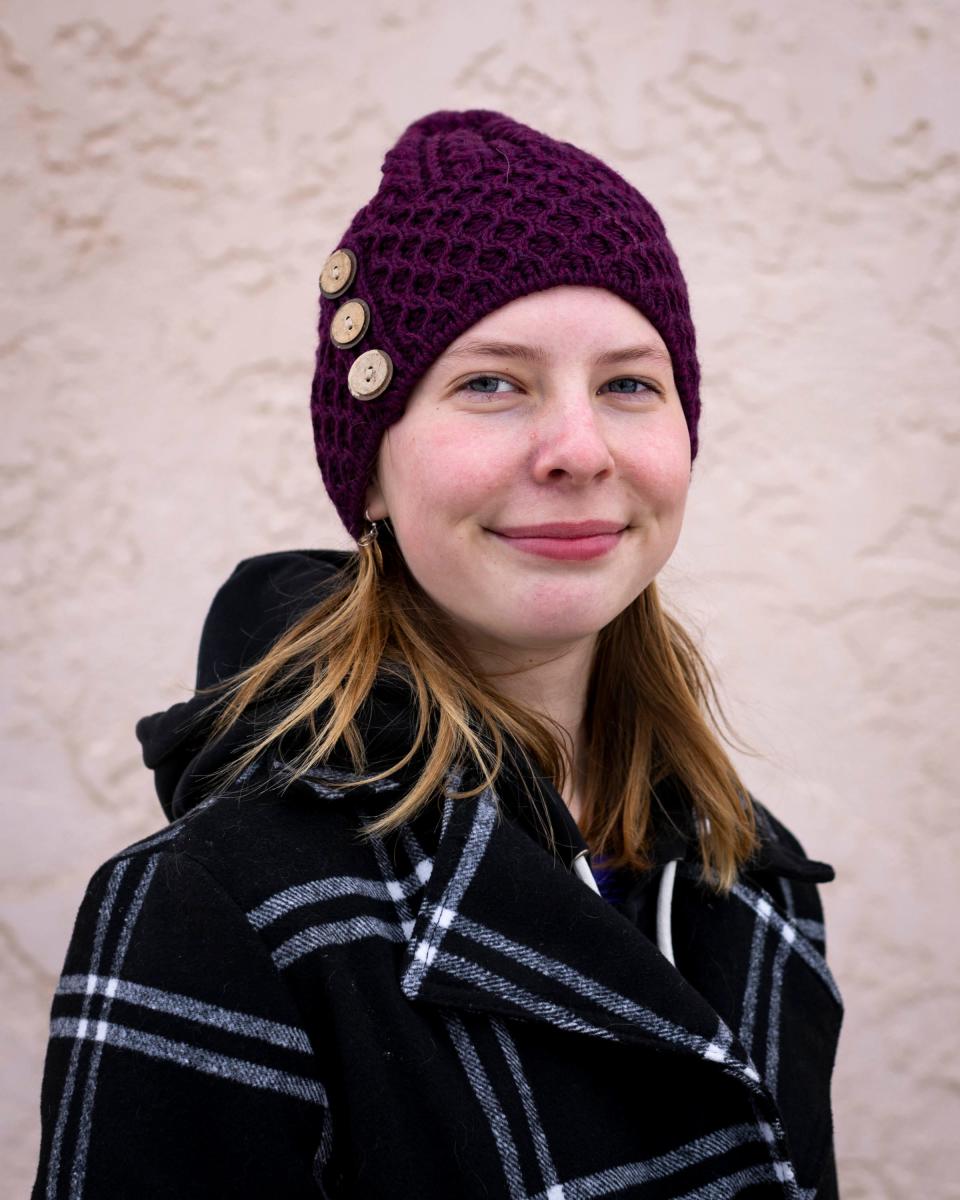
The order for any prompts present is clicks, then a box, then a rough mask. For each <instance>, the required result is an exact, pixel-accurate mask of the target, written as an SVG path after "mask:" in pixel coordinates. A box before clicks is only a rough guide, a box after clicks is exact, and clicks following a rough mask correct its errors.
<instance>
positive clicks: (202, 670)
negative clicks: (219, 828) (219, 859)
mask: <svg viewBox="0 0 960 1200" xmlns="http://www.w3.org/2000/svg"><path fill="white" fill-rule="evenodd" d="M350 557H351V556H350V554H349V553H348V552H346V551H343V550H285V551H279V552H277V553H275V554H263V555H259V556H257V557H256V558H248V559H245V560H244V561H243V562H241V563H240V564H239V565H238V566H237V567H236V568H235V569H234V571H233V573H232V574H231V575H230V577H229V578H228V579H227V581H226V582H225V583H224V584H223V586H222V587H221V588H220V589H219V591H218V592H217V594H216V596H215V597H214V599H213V603H212V604H211V606H210V611H209V613H208V614H207V618H206V620H205V622H204V625H203V632H202V634H201V636H200V650H199V653H198V655H197V687H198V688H204V687H209V686H211V685H213V684H216V683H220V682H222V681H223V680H225V679H227V678H228V677H229V676H231V675H233V674H235V673H236V672H237V671H240V670H242V669H243V668H244V667H248V666H250V665H251V664H252V663H254V662H256V661H257V659H259V658H261V657H262V656H263V654H264V653H265V652H266V651H267V650H268V649H269V648H270V646H272V645H273V643H274V642H275V641H276V640H277V638H279V637H280V635H281V634H282V633H284V632H285V630H286V629H287V628H289V626H290V625H291V624H293V622H294V621H295V620H296V619H297V618H298V617H299V616H300V615H302V613H304V612H305V611H306V610H307V609H308V608H309V607H310V606H311V605H312V604H315V603H317V602H318V601H319V600H321V599H322V598H323V596H324V595H325V593H326V592H327V591H328V590H329V589H330V587H331V585H332V583H333V582H334V580H335V578H336V576H337V574H338V572H339V571H340V569H341V568H342V567H344V566H345V565H346V564H347V563H348V561H349V560H350ZM213 699H214V696H213V695H206V696H203V695H195V696H194V697H193V698H192V699H190V700H186V701H183V702H181V703H179V704H174V705H172V707H170V708H168V709H167V710H166V711H164V712H157V713H153V714H152V715H151V716H148V717H141V719H140V720H139V721H138V722H137V726H136V733H137V738H138V739H139V741H140V744H141V746H142V749H143V761H144V763H145V764H146V766H147V767H149V768H150V769H151V770H152V771H153V773H154V782H155V784H156V788H157V795H158V796H159V797H160V803H161V805H162V806H163V811H164V813H166V815H167V818H168V820H171V821H172V820H175V819H176V818H177V817H182V816H183V815H184V813H186V812H188V811H189V810H190V809H191V808H193V807H194V806H195V805H197V804H199V803H200V801H201V800H203V798H204V795H205V788H206V783H207V776H208V775H209V773H210V772H211V771H215V770H217V769H218V768H219V767H222V766H223V765H224V764H225V763H227V762H228V761H230V760H231V759H233V758H234V757H235V756H236V755H237V753H238V752H239V750H240V748H241V746H242V744H244V743H245V742H246V741H247V739H248V738H249V737H250V736H251V734H252V733H253V730H254V725H253V721H252V719H250V718H247V719H245V720H241V721H238V722H237V723H236V725H234V726H233V727H232V728H231V729H230V730H228V732H227V734H226V736H225V737H224V738H221V739H220V740H219V741H217V742H215V743H213V744H212V745H210V746H207V747H206V748H204V744H205V743H206V741H207V740H208V738H209V736H210V731H211V728H212V726H213V722H214V720H215V719H216V715H217V710H216V709H215V708H214V709H210V711H208V712H207V713H206V714H204V709H208V708H210V705H211V701H212V700H213ZM261 719H262V716H261Z"/></svg>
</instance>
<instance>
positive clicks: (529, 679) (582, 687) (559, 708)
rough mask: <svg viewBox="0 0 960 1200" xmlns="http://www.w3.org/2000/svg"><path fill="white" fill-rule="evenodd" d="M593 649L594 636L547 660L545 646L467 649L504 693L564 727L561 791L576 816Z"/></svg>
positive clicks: (583, 783)
mask: <svg viewBox="0 0 960 1200" xmlns="http://www.w3.org/2000/svg"><path fill="white" fill-rule="evenodd" d="M595 648H596V638H590V639H585V640H584V641H581V642H575V643H573V644H572V645H571V646H569V647H567V648H565V649H562V650H560V651H558V652H553V653H552V654H551V656H550V657H549V658H548V659H547V661H544V659H545V657H546V654H547V652H546V651H524V650H520V649H515V648H510V649H509V650H500V649H499V648H498V649H497V650H495V651H494V650H491V649H478V648H477V647H475V646H474V647H471V651H470V653H471V657H472V658H473V659H474V661H475V662H477V665H478V666H479V667H480V669H481V670H482V671H483V672H484V673H485V674H486V675H487V676H488V678H490V679H491V680H492V681H493V682H494V683H495V684H496V687H497V689H498V690H499V691H500V692H502V693H503V695H505V696H506V697H507V698H508V699H510V700H515V701H517V702H519V703H521V704H525V705H527V706H528V707H530V708H532V709H534V710H535V711H536V712H537V713H539V714H540V715H541V716H544V717H549V718H550V719H551V720H553V721H556V722H557V724H558V725H559V726H560V728H561V729H562V730H563V732H564V734H565V735H566V737H565V739H564V740H565V742H566V747H565V748H566V750H567V752H568V753H570V754H571V758H572V770H571V772H570V774H569V776H568V777H567V779H566V781H565V783H564V786H563V789H562V793H561V794H562V796H563V799H564V802H565V803H566V805H567V807H568V808H569V809H570V811H571V813H572V814H573V816H574V818H575V819H576V820H577V821H579V820H580V817H581V816H582V812H583V796H584V792H585V788H586V767H585V763H586V753H585V750H586V744H585V736H584V731H583V717H584V711H585V709H586V703H587V687H588V685H589V682H590V670H591V668H592V666H593V656H594V650H595Z"/></svg>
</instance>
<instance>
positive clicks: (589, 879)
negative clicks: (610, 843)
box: [573, 850, 600, 896]
mask: <svg viewBox="0 0 960 1200" xmlns="http://www.w3.org/2000/svg"><path fill="white" fill-rule="evenodd" d="M573 869H574V871H576V873H577V875H579V877H580V878H581V879H582V880H583V882H584V883H585V884H586V885H587V887H588V888H592V889H593V890H594V891H595V892H596V893H597V895H598V896H599V895H600V889H599V888H598V887H597V881H596V880H595V879H594V877H593V872H592V871H591V870H590V864H589V863H588V862H587V851H586V850H581V851H580V853H579V854H578V855H577V857H576V858H575V859H574V860H573Z"/></svg>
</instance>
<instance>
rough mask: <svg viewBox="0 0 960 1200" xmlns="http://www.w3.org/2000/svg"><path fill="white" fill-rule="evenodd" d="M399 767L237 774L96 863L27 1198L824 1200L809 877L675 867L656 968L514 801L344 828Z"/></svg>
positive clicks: (829, 1035) (817, 961)
mask: <svg viewBox="0 0 960 1200" xmlns="http://www.w3.org/2000/svg"><path fill="white" fill-rule="evenodd" d="M266 769H267V768H266V767H260V768H258V771H257V774H258V775H259V774H261V773H262V772H264V771H266ZM394 787H395V785H394V784H392V783H391V781H386V783H385V784H383V785H381V786H380V787H378V788H372V787H368V788H363V789H359V790H357V791H355V792H353V793H350V794H349V796H348V798H345V797H344V796H343V794H341V793H338V792H336V791H335V790H334V789H332V788H331V787H330V779H329V778H327V779H325V778H324V772H323V771H315V772H313V773H312V775H311V777H310V778H308V779H306V780H304V781H302V782H301V783H299V784H297V785H295V786H293V787H290V788H288V789H286V790H285V791H284V790H283V789H281V788H280V787H276V788H274V789H271V790H269V791H268V792H267V793H265V794H264V795H261V796H257V795H254V794H249V795H245V794H244V793H243V788H242V787H240V788H238V789H236V790H235V791H234V793H232V794H229V795H222V796H218V797H212V798H210V799H209V800H208V801H206V802H205V803H204V804H203V805H201V806H199V807H198V808H195V809H193V810H191V811H190V812H189V813H188V814H187V815H186V816H185V817H182V818H181V819H179V820H178V821H175V822H174V823H173V824H172V825H170V826H169V827H168V828H167V829H165V830H164V831H163V832H161V833H159V834H157V835H155V836H153V837H151V838H147V839H145V840H144V841H142V842H140V843H138V844H136V845H134V846H131V847H129V848H128V849H127V850H125V851H124V852H122V853H121V854H119V855H118V856H116V857H115V858H113V859H111V860H110V861H109V862H107V863H105V864H104V865H103V866H102V867H101V868H100V869H99V870H98V871H97V872H96V874H95V875H94V876H93V878H92V880H91V882H90V884H89V886H88V888H87V892H86V896H85V898H84V900H83V903H82V905H81V907H80V911H79V914H78V916H77V921H76V926H75V929H74V933H73V937H72V939H71V942H70V947H69V949H68V952H67V956H66V962H65V966H64V972H63V975H62V978H61V980H60V984H59V986H58V988H57V991H56V994H55V996H54V999H53V1006H52V1015H51V1026H50V1043H49V1048H48V1053H47V1062H46V1070H45V1076H44V1083H43V1094H42V1101H41V1107H42V1117H43V1137H42V1145H41V1151H40V1162H39V1168H38V1173H37V1179H36V1184H35V1187H34V1191H33V1200H41V1198H44V1200H55V1198H60V1197H81V1196H86V1197H101V1196H110V1197H131V1198H133V1197H136V1198H137V1200H141V1198H148V1197H161V1196H162V1197H174V1196H177V1197H179V1196H183V1197H188V1196H189V1197H219V1196H227V1195H229V1196H230V1197H232V1198H234V1200H237V1198H242V1197H251V1198H252V1197H265V1196H283V1197H298V1196H312V1197H317V1196H331V1197H357V1198H360V1197H362V1198H364V1200H377V1198H381V1197H382V1198H387V1197H390V1198H391V1200H392V1198H395V1197H398V1196H422V1197H433V1196H436V1197H452V1196H465V1197H468V1196H477V1197H481V1196H482V1197H486V1198H493V1197H507V1198H509V1200H581V1198H584V1200H586V1198H588V1197H591V1198H592V1197H603V1196H618V1197H638V1198H644V1200H664V1198H666V1197H684V1198H686V1200H693V1198H695V1197H696V1198H702V1200H719V1198H721V1197H733V1196H746V1197H756V1198H758V1200H759V1198H761V1197H778V1198H780V1200H783V1198H789V1200H809V1198H812V1197H819V1198H821V1200H826V1198H829V1197H835V1196H836V1195H837V1187H836V1176H835V1169H834V1164H833V1149H832V1126H831V1119H830V1099H829V1083H830V1074H831V1070H832V1066H833V1057H834V1051H835V1047H836V1040H837V1036H838V1033H839V1027H840V1021H841V1014H842V1006H841V1002H840V997H839V993H838V991H837V988H836V984H835V982H834V980H833V978H832V976H831V974H830V971H829V968H828V967H827V964H826V961H825V959H824V942H823V917H822V911H821V909H820V904H819V899H818V896H817V892H816V887H815V885H814V884H813V883H812V882H810V881H809V880H807V879H804V878H803V870H802V869H799V870H797V871H795V872H794V876H795V877H794V878H793V879H790V878H788V877H787V876H786V875H783V874H776V873H774V872H773V871H771V870H770V869H767V870H766V871H758V872H756V873H754V874H751V873H746V874H744V876H743V877H742V879H741V882H740V883H739V884H738V885H737V886H736V888H735V889H734V892H733V894H732V895H731V896H730V897H728V898H726V899H720V898H718V897H717V896H715V895H714V894H712V893H709V892H707V891H705V890H704V889H703V888H702V887H701V886H700V885H699V884H698V883H697V880H696V870H695V867H694V864H693V863H690V862H688V863H683V864H681V868H680V870H679V872H678V876H677V883H676V891H675V898H674V920H673V927H674V951H675V955H676V962H677V967H676V969H675V968H674V967H673V966H671V965H670V964H669V963H668V962H667V960H666V959H665V958H664V957H663V956H662V955H661V954H660V952H659V951H658V950H657V947H656V944H655V941H654V940H651V938H650V937H649V936H647V934H646V933H645V932H644V930H643V929H642V928H641V927H640V925H641V924H642V922H638V923H637V924H634V923H633V922H632V921H631V920H628V919H627V918H626V917H625V915H624V913H623V912H622V911H620V910H618V908H616V907H614V906H613V905H611V904H609V903H607V902H606V901H605V900H603V898H602V897H600V896H598V895H596V894H595V893H594V892H592V891H591V890H590V889H589V888H587V887H585V886H584V884H583V883H582V882H581V881H580V880H579V879H578V878H577V877H576V876H575V875H574V874H573V873H572V872H570V871H569V869H568V868H567V866H566V865H565V864H564V863H563V862H562V861H559V860H557V859H555V858H554V857H552V856H551V855H550V854H549V853H548V852H547V851H546V850H545V848H544V847H543V845H541V844H540V843H539V842H538V841H537V840H536V839H535V838H534V837H532V836H531V834H530V832H529V830H528V829H526V828H525V827H524V826H523V825H522V824H521V823H519V822H518V821H516V820H514V819H513V817H512V816H511V805H510V797H508V796H503V797H497V796H494V795H493V794H492V793H490V792H489V791H488V792H484V793H482V794H481V795H480V796H478V797H476V798H474V799H473V800H465V801H464V800H458V801H453V800H451V799H449V798H446V799H444V800H443V802H442V804H441V803H438V805H437V806H436V808H435V809H433V810H427V811H425V812H423V813H421V814H420V815H419V816H418V817H417V819H416V820H415V821H414V822H411V823H408V824H407V825H405V826H404V827H402V828H401V829H400V830H398V831H396V832H395V833H394V834H392V835H390V836H389V837H388V838H385V839H376V840H374V841H373V842H364V841H362V840H360V839H359V838H357V836H356V830H357V827H358V825H359V824H360V821H361V818H367V817H369V816H371V815H373V813H375V812H377V811H382V808H383V805H384V802H385V801H386V800H389V799H391V796H390V793H391V791H392V789H393V788H394ZM764 819H765V821H766V828H767V834H768V836H770V837H775V838H778V839H780V840H781V841H783V842H784V844H788V845H789V849H790V850H791V852H792V853H793V854H794V855H796V853H797V852H798V850H799V847H798V846H797V844H796V842H795V840H794V839H792V837H791V835H790V834H789V833H788V832H787V831H786V830H784V829H783V827H782V826H780V825H778V824H777V823H775V822H774V821H773V819H772V818H771V817H769V815H768V814H766V813H764Z"/></svg>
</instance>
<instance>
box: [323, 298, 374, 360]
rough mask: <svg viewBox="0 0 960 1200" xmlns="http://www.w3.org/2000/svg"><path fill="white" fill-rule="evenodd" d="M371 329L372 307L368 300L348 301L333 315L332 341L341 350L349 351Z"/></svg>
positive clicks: (331, 323)
mask: <svg viewBox="0 0 960 1200" xmlns="http://www.w3.org/2000/svg"><path fill="white" fill-rule="evenodd" d="M369 328H370V305H369V304H367V302H366V300H359V299H355V300H347V301H346V303H344V304H341V305H340V307H339V308H338V309H337V311H336V312H335V313H334V314H333V320H332V321H331V322H330V340H331V341H332V342H333V344H334V345H335V346H338V347H339V348H340V349H341V350H349V349H350V347H351V346H355V345H356V344H357V342H359V341H360V339H361V338H362V337H363V335H364V334H365V333H366V332H367V330H368V329H369Z"/></svg>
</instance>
